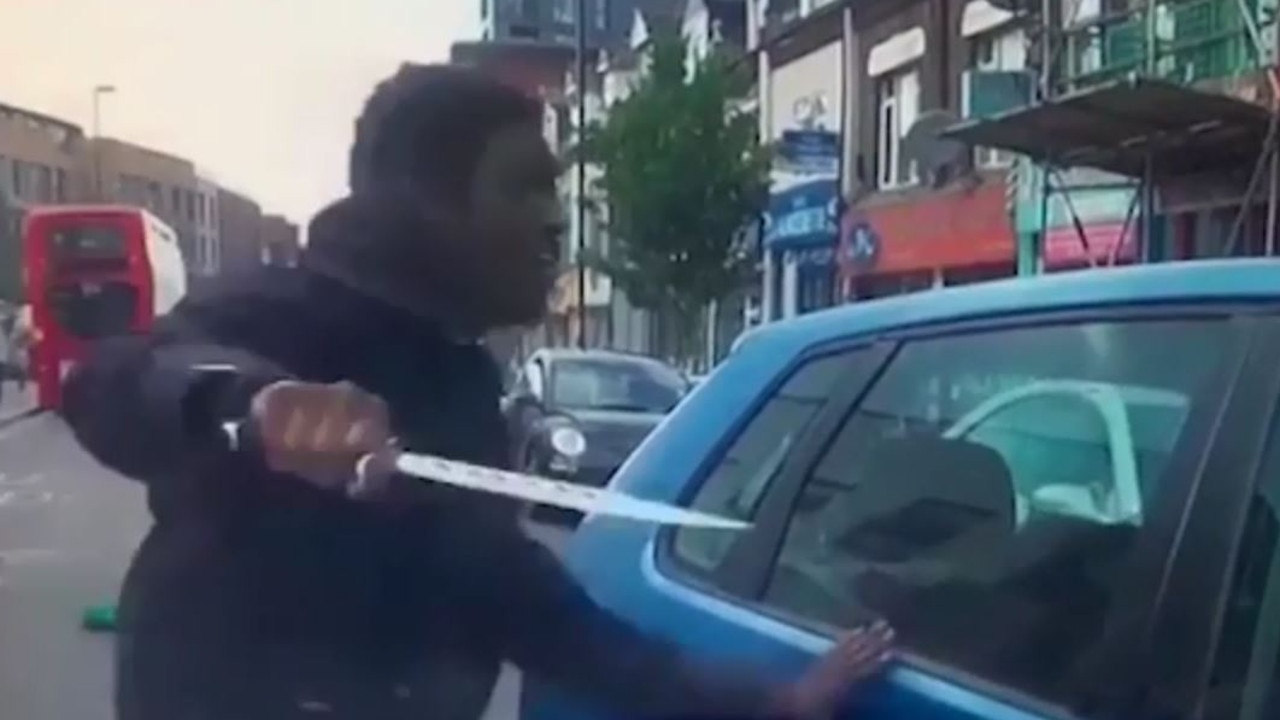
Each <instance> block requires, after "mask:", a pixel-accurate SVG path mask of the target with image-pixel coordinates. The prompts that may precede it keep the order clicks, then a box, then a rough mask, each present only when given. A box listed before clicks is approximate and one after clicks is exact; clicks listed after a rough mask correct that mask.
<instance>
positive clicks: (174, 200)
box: [169, 188, 182, 218]
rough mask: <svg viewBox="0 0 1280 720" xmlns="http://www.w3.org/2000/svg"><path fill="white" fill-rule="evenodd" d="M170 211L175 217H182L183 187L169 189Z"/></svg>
mask: <svg viewBox="0 0 1280 720" xmlns="http://www.w3.org/2000/svg"><path fill="white" fill-rule="evenodd" d="M169 212H170V213H172V216H173V217H175V218H178V217H182V189H181V188H171V189H170V191H169Z"/></svg>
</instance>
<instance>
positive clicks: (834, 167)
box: [778, 130, 840, 176]
mask: <svg viewBox="0 0 1280 720" xmlns="http://www.w3.org/2000/svg"><path fill="white" fill-rule="evenodd" d="M778 169H779V170H785V171H787V172H790V173H794V174H797V175H831V176H834V175H837V174H838V173H839V172H840V136H839V135H837V134H836V133H833V132H828V131H826V130H785V131H783V133H782V138H781V139H780V141H779V143H778Z"/></svg>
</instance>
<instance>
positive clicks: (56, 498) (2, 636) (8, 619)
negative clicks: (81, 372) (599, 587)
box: [0, 388, 567, 720]
mask: <svg viewBox="0 0 1280 720" xmlns="http://www.w3.org/2000/svg"><path fill="white" fill-rule="evenodd" d="M6 390H8V388H6ZM9 394H10V393H6V395H9ZM9 403H10V401H5V402H4V403H3V405H0V418H3V417H5V416H6V412H5V411H6V410H8V409H10V407H9ZM147 523H148V518H147V515H146V511H145V508H144V505H143V500H142V494H141V492H140V491H139V490H138V488H137V487H136V486H135V485H134V484H132V483H130V482H129V481H126V480H124V479H123V478H120V477H116V476H113V475H112V473H110V472H109V471H107V470H104V469H103V468H101V467H100V466H98V465H97V464H96V463H94V462H93V460H92V459H91V458H89V457H88V456H87V455H86V454H85V453H83V452H82V451H81V450H79V448H77V447H76V445H75V442H74V440H73V439H72V438H71V436H70V433H69V432H68V430H67V429H66V427H65V426H63V425H62V423H61V422H60V421H59V420H58V419H57V418H56V417H53V416H50V415H39V416H36V417H33V418H30V419H26V420H22V421H19V422H17V423H13V424H9V425H7V426H5V425H0V698H3V700H2V701H0V704H3V711H2V713H0V714H3V716H4V718H5V720H66V719H67V718H76V720H110V719H111V716H112V713H111V705H110V696H111V691H110V687H111V645H110V643H111V637H110V636H109V635H91V634H87V633H85V632H83V631H82V630H81V629H80V626H79V621H80V613H81V611H82V610H83V609H84V608H85V607H86V606H88V605H92V604H96V603H107V602H111V601H112V600H113V599H114V597H115V594H116V591H117V589H118V586H119V582H120V578H121V576H122V574H123V571H124V568H125V566H126V564H127V562H128V559H129V557H130V555H131V554H132V551H133V549H134V547H135V546H136V544H137V542H138V540H139V539H140V538H141V537H142V534H143V532H144V531H145V529H146V527H147ZM531 532H532V533H533V534H534V535H535V536H537V537H539V538H540V539H542V540H543V541H544V542H547V543H548V544H549V545H552V546H553V547H556V548H559V547H561V546H563V543H564V541H565V539H566V538H567V534H566V533H565V532H564V531H562V530H558V529H549V528H545V527H535V528H532V529H531ZM518 692H519V679H518V677H517V674H516V673H514V672H510V671H509V672H507V673H506V674H504V677H503V678H502V681H501V682H500V683H499V686H498V688H497V689H496V690H495V693H494V697H493V701H492V702H491V704H490V710H489V712H488V714H487V715H486V720H511V719H512V718H514V717H515V709H516V701H517V696H518Z"/></svg>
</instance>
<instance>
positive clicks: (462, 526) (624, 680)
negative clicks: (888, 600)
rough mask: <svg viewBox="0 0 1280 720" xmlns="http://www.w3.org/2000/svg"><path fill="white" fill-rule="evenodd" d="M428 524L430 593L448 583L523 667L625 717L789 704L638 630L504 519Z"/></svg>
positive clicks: (732, 712) (733, 713)
mask: <svg viewBox="0 0 1280 720" xmlns="http://www.w3.org/2000/svg"><path fill="white" fill-rule="evenodd" d="M432 525H433V527H432V528H431V530H430V531H429V532H428V533H427V534H429V535H430V536H432V537H431V538H430V539H427V538H423V540H424V541H426V542H429V543H430V544H431V547H430V548H427V549H426V552H427V554H428V555H430V556H431V557H433V558H435V561H434V562H433V565H434V567H432V568H431V570H435V571H436V572H430V571H428V572H424V573H423V579H424V581H426V582H429V583H430V584H431V586H432V587H433V588H434V592H435V593H437V594H438V593H440V592H441V591H442V588H445V587H447V588H448V591H452V592H451V599H452V600H453V601H454V602H455V603H456V608H457V611H458V612H459V613H461V614H462V615H463V616H464V617H465V619H466V620H467V621H468V622H469V623H470V624H472V625H473V626H474V627H475V631H476V632H477V633H478V634H479V635H480V636H481V637H483V638H485V639H486V640H487V641H488V642H489V643H491V644H492V646H494V647H496V648H498V649H499V650H500V651H501V652H502V653H503V655H504V656H505V657H506V658H508V659H509V660H511V661H512V662H514V663H515V664H516V665H518V666H519V667H520V668H521V669H522V670H524V671H525V672H528V673H529V674H531V675H534V676H537V677H538V678H539V679H540V680H544V681H546V682H548V683H551V684H553V685H556V686H558V687H561V688H564V689H565V690H567V691H569V692H571V693H574V694H577V695H579V696H581V697H583V698H584V699H586V700H588V701H589V702H592V703H594V704H597V705H600V706H603V707H604V708H606V709H608V710H610V711H612V712H615V713H623V714H625V715H627V716H632V717H640V718H695V717H701V718H711V717H720V718H730V717H736V718H748V717H750V718H761V717H782V716H784V715H785V714H786V712H785V709H784V708H783V707H782V701H783V700H784V699H785V698H784V695H783V688H782V686H781V685H780V684H778V685H775V684H771V683H768V682H766V681H764V679H763V678H759V677H751V676H750V675H749V674H743V673H742V672H741V670H742V668H734V670H735V672H730V671H729V670H728V669H727V668H713V667H711V666H709V665H706V664H702V663H698V662H694V661H693V660H691V659H690V658H688V657H687V656H685V655H684V654H683V653H682V652H681V651H680V650H679V648H677V647H676V646H674V645H673V644H670V643H667V642H664V641H662V640H660V639H658V638H656V637H652V636H648V635H645V634H644V633H642V632H641V631H639V630H638V629H637V628H635V627H633V626H631V625H630V624H628V623H626V622H625V621H623V620H622V619H620V618H618V617H617V616H615V615H613V614H612V613H610V612H609V611H607V610H605V609H604V608H602V607H600V606H599V605H598V604H596V603H595V601H593V600H592V599H591V598H590V597H589V596H588V595H587V593H586V592H585V590H584V589H583V588H582V587H581V586H580V585H579V584H578V583H577V581H576V580H574V578H573V577H571V576H570V575H569V574H568V572H567V571H566V570H565V569H564V567H563V566H562V565H561V563H560V561H559V560H558V559H557V558H556V557H555V556H554V555H552V553H551V552H550V551H549V550H548V549H547V548H546V547H544V546H543V545H542V544H541V543H538V542H536V541H534V540H532V539H531V538H529V537H527V536H526V535H525V534H524V533H523V532H521V531H520V529H519V528H518V527H516V526H514V525H513V524H511V523H510V522H504V521H502V520H500V519H496V518H495V519H493V520H488V519H482V518H478V517H477V516H475V515H472V514H468V513H458V512H453V513H440V518H439V520H438V521H437V522H435V523H432ZM442 564H443V566H444V567H448V568H449V572H448V573H447V577H445V578H441V576H440V575H439V574H438V572H439V570H440V569H442V567H441V565H442ZM428 574H430V575H433V576H434V577H433V578H431V580H434V581H435V582H431V580H429V579H428V578H427V575H428ZM427 591H431V590H430V589H427Z"/></svg>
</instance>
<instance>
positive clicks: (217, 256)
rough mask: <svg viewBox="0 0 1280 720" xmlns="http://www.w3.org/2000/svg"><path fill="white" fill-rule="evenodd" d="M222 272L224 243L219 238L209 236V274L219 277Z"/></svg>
mask: <svg viewBox="0 0 1280 720" xmlns="http://www.w3.org/2000/svg"><path fill="white" fill-rule="evenodd" d="M221 271H222V243H221V242H220V241H219V239H218V236H217V235H216V234H215V235H210V236H209V273H210V274H211V275H217V274H218V273H219V272H221Z"/></svg>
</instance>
